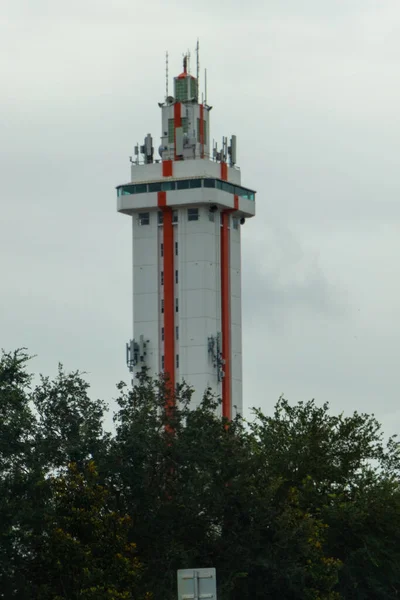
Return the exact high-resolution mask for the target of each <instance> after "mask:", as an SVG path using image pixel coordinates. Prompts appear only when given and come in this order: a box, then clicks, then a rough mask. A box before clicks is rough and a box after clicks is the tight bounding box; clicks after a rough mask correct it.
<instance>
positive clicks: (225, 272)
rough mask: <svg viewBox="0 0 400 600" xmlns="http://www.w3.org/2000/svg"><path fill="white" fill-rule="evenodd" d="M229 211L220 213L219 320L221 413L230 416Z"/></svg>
mask: <svg viewBox="0 0 400 600" xmlns="http://www.w3.org/2000/svg"><path fill="white" fill-rule="evenodd" d="M228 224H229V212H223V213H222V226H221V321H222V327H221V328H222V358H223V360H224V361H225V365H224V371H225V377H224V378H223V380H222V415H223V416H224V417H226V418H227V419H231V418H232V409H231V385H232V376H231V306H230V300H231V298H230V277H229V271H230V260H229V258H230V248H229V228H228Z"/></svg>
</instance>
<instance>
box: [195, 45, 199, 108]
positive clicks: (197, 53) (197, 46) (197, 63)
mask: <svg viewBox="0 0 400 600" xmlns="http://www.w3.org/2000/svg"><path fill="white" fill-rule="evenodd" d="M199 78H200V45H199V38H197V44H196V79H197V94H196V95H197V98H196V100H197V102H198V101H199Z"/></svg>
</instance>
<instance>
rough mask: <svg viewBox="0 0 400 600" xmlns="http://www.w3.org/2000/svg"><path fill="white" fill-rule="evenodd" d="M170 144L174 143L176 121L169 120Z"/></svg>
mask: <svg viewBox="0 0 400 600" xmlns="http://www.w3.org/2000/svg"><path fill="white" fill-rule="evenodd" d="M168 143H169V144H173V143H174V119H168Z"/></svg>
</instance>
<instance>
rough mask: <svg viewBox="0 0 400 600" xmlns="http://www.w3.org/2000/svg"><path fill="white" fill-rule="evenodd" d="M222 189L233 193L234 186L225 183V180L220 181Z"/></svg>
mask: <svg viewBox="0 0 400 600" xmlns="http://www.w3.org/2000/svg"><path fill="white" fill-rule="evenodd" d="M222 190H223V191H224V192H228V193H229V194H233V193H234V192H235V186H233V185H232V184H231V183H227V182H226V181H223V182H222Z"/></svg>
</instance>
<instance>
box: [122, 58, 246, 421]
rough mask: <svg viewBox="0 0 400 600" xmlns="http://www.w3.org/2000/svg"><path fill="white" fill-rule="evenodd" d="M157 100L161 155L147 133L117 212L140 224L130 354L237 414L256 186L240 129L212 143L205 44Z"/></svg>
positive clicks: (132, 364) (134, 363)
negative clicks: (248, 222) (201, 56)
mask: <svg viewBox="0 0 400 600" xmlns="http://www.w3.org/2000/svg"><path fill="white" fill-rule="evenodd" d="M167 80H168V74H167ZM159 106H160V108H161V113H162V131H161V144H160V147H159V155H160V158H159V159H155V158H154V149H153V141H152V137H151V135H150V134H148V135H147V136H146V138H145V141H144V144H143V146H140V148H139V147H138V146H137V147H136V148H135V157H134V158H131V163H132V165H131V179H130V181H129V183H127V184H124V185H119V186H118V187H117V192H118V211H119V212H121V213H124V214H127V215H130V216H131V217H132V228H133V324H134V339H133V340H131V342H130V343H129V344H127V362H128V366H129V368H130V370H131V372H133V373H135V372H137V371H140V369H141V368H143V367H148V368H149V370H150V374H152V375H158V374H159V373H160V372H165V373H166V374H168V377H169V381H170V384H171V386H175V384H176V383H177V382H178V381H182V380H185V381H186V382H187V383H189V384H190V385H192V386H193V387H194V389H195V393H194V395H193V406H195V405H197V404H198V403H199V402H200V401H201V398H202V396H203V393H204V391H205V389H206V388H207V387H211V388H212V390H213V391H214V392H215V393H216V394H217V395H218V396H220V397H222V413H223V415H224V416H226V417H227V418H229V419H230V418H232V417H234V416H235V414H236V413H237V412H239V413H241V412H242V331H241V328H242V324H241V323H242V319H241V257H240V254H241V253H240V228H241V225H243V223H244V221H245V219H246V218H249V217H252V216H254V214H255V192H254V191H253V190H251V189H248V188H245V187H243V186H242V185H241V177H240V170H239V169H238V167H237V166H236V137H235V136H232V137H231V139H230V142H229V144H228V140H227V138H223V140H222V147H221V148H220V149H218V147H217V145H216V144H213V146H214V147H211V145H210V140H211V137H210V111H211V108H212V107H211V106H209V105H208V104H207V98H205V99H204V101H201V102H199V89H198V47H197V77H194V76H193V75H191V74H190V72H189V68H188V56H185V58H184V61H183V72H182V73H181V74H180V75H179V76H178V77H175V78H174V96H169V95H168V92H167V94H166V98H165V101H164V102H163V103H160V104H159ZM140 157H142V158H140ZM172 389H174V388H172Z"/></svg>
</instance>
